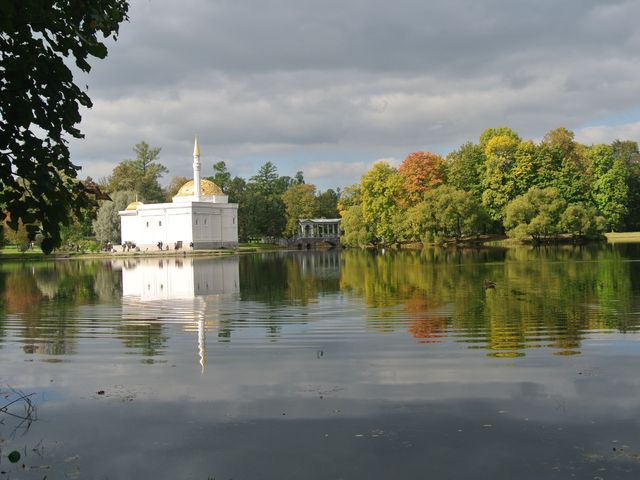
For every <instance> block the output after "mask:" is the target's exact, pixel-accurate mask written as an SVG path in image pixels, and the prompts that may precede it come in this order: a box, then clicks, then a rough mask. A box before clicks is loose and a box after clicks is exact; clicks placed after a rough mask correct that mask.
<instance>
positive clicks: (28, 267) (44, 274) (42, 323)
mask: <svg viewBox="0 0 640 480" xmlns="http://www.w3.org/2000/svg"><path fill="white" fill-rule="evenodd" d="M118 277H119V275H118V276H115V277H114V276H113V274H112V272H111V271H110V269H109V268H108V264H103V263H101V262H72V261H68V262H43V263H29V264H11V263H10V264H6V265H4V266H3V267H2V271H0V279H2V280H1V290H0V291H1V292H2V300H3V301H2V303H3V305H4V308H5V312H6V313H10V314H14V315H16V318H17V319H18V321H19V322H21V327H22V328H21V329H20V332H19V335H20V336H21V338H22V339H23V340H24V347H23V349H24V351H25V352H27V353H44V354H48V355H65V354H69V353H73V352H74V351H75V344H76V337H77V335H78V332H79V326H78V324H77V323H78V322H77V313H76V312H77V308H78V307H79V306H81V305H93V304H95V303H98V302H105V301H108V300H109V299H112V298H114V297H116V296H119V295H120V294H121V293H120V292H119V291H118V288H119V285H120V280H119V278H118ZM0 327H1V324H0Z"/></svg>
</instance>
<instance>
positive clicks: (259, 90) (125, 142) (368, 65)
mask: <svg viewBox="0 0 640 480" xmlns="http://www.w3.org/2000/svg"><path fill="white" fill-rule="evenodd" d="M131 3H132V5H131V10H130V15H129V16H130V20H129V22H127V23H125V24H123V25H122V27H121V31H120V35H119V38H118V41H117V42H115V43H110V52H109V56H108V57H107V58H106V59H105V60H102V61H98V60H96V61H94V68H93V70H92V72H91V74H90V75H89V76H87V77H86V78H84V77H83V78H81V79H80V81H81V82H82V84H85V83H86V84H88V86H89V94H90V96H91V98H92V100H93V102H94V107H93V109H91V110H88V111H85V112H84V115H83V121H82V124H81V128H82V130H83V132H84V133H85V134H86V138H85V139H84V140H83V141H74V142H73V143H72V155H73V159H74V161H75V163H77V164H79V165H82V167H83V170H82V172H81V175H82V176H83V177H84V176H86V175H91V176H93V177H94V178H100V177H103V176H106V175H108V174H109V173H110V172H111V170H112V168H113V167H114V166H115V165H116V164H117V163H118V162H119V161H120V160H123V159H125V158H130V157H131V156H132V147H133V145H135V144H136V143H137V142H139V141H140V140H142V139H144V140H145V141H147V142H148V143H149V144H151V145H152V146H160V147H162V153H161V162H162V163H163V164H165V165H166V166H167V167H168V168H169V170H170V173H169V174H168V175H167V176H166V178H165V179H164V183H167V182H168V181H169V180H170V178H171V176H172V175H185V176H190V175H191V173H190V172H191V161H192V159H191V152H192V147H193V137H194V135H196V134H197V135H198V137H199V140H200V145H201V152H202V161H203V172H204V174H205V175H210V174H212V173H213V169H212V165H213V163H215V162H216V161H218V160H224V161H226V163H227V165H228V167H229V170H230V171H231V173H232V174H233V175H240V176H243V177H249V176H251V175H253V174H254V173H255V172H256V171H257V169H258V168H259V167H260V165H262V164H264V163H265V162H266V161H272V162H274V163H275V164H276V166H277V167H278V171H279V173H280V174H283V175H293V174H294V173H295V172H296V171H297V170H302V171H303V172H304V173H305V178H306V179H307V182H311V183H315V184H316V185H318V186H319V187H320V188H322V189H326V188H329V187H332V188H335V187H342V186H345V185H348V184H350V183H353V182H356V181H358V179H359V177H360V175H361V174H362V173H363V172H364V171H366V170H367V168H368V167H369V166H370V165H371V164H372V163H373V162H375V161H376V160H378V159H389V160H390V161H392V162H399V161H401V160H402V159H403V158H404V157H405V156H406V155H407V154H409V153H410V152H413V151H417V150H429V151H433V152H437V153H441V154H446V153H447V152H449V151H451V150H453V149H455V148H457V147H458V146H460V145H461V144H462V143H465V142H467V141H470V140H471V141H477V139H478V137H479V135H480V133H481V132H482V130H484V129H485V128H487V127H494V126H500V125H508V126H510V127H512V128H513V129H515V130H516V131H517V132H518V133H519V134H520V135H521V136H523V137H525V138H532V139H534V140H537V139H539V138H540V137H542V135H544V133H545V132H546V131H548V130H550V129H552V128H556V127H559V126H564V127H567V128H569V129H571V130H573V131H574V132H575V133H576V138H577V139H578V140H579V141H582V142H584V143H588V144H591V143H597V142H610V141H612V140H614V139H616V138H620V139H631V140H640V95H639V94H640V81H639V79H640V28H639V27H637V19H638V18H640V2H638V1H636V0H629V1H616V0H611V1H603V0H597V1H596V0H563V1H561V2H559V1H557V0H536V1H530V0H527V1H523V0H395V1H393V2H391V1H389V0H322V1H321V0H182V1H180V2H176V1H174V0H132V1H131Z"/></svg>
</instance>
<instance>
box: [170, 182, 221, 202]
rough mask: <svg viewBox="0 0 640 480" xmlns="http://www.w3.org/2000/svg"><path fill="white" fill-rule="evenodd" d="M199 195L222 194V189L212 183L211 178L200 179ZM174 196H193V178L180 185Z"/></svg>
mask: <svg viewBox="0 0 640 480" xmlns="http://www.w3.org/2000/svg"><path fill="white" fill-rule="evenodd" d="M200 195H203V196H209V195H224V193H223V191H222V189H221V188H220V187H219V186H218V185H216V184H215V183H213V182H212V181H211V180H206V179H204V178H203V179H202V180H200ZM176 197H193V180H189V181H188V182H187V183H185V184H184V185H182V186H181V187H180V190H178V193H176Z"/></svg>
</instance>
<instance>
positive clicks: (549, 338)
mask: <svg viewBox="0 0 640 480" xmlns="http://www.w3.org/2000/svg"><path fill="white" fill-rule="evenodd" d="M636 253H637V252H635V251H634V252H630V251H629V250H628V249H626V248H625V247H619V248H617V249H611V248H608V247H606V246H601V245H598V246H592V247H555V248H547V249H531V248H522V247H517V248H510V249H480V250H472V249H468V250H447V249H427V250H424V251H422V252H399V253H398V252H387V253H386V254H384V255H382V254H380V253H375V252H373V253H372V252H362V251H347V252H344V253H343V257H342V258H343V266H342V277H341V288H342V289H343V290H344V291H347V292H351V293H352V294H354V295H356V296H362V297H363V299H364V302H365V303H366V304H367V305H368V306H370V307H374V308H375V310H371V311H370V315H369V318H368V319H367V322H368V323H369V324H370V325H371V326H372V327H373V328H376V329H381V328H383V329H384V330H389V329H396V330H397V329H403V328H406V329H408V330H409V332H410V333H411V334H412V335H413V336H414V337H416V338H417V339H419V341H432V340H433V339H434V338H437V337H438V336H440V335H441V334H442V332H444V331H449V332H450V334H451V335H452V336H454V337H455V338H456V339H457V341H460V342H466V343H469V345H470V346H471V347H474V348H475V347H482V348H487V349H490V350H491V351H492V352H493V353H492V355H495V356H517V355H520V354H522V351H523V350H524V349H525V348H530V347H540V346H548V347H551V348H554V349H557V350H559V351H560V352H562V353H574V352H575V351H576V349H579V348H580V344H581V340H582V338H583V336H584V335H585V332H586V331H588V330H592V329H617V330H620V331H626V330H627V329H628V328H630V327H635V326H637V321H634V324H633V325H629V322H630V320H629V319H630V318H631V317H629V316H627V315H625V313H627V312H630V311H632V310H633V303H634V296H633V294H634V289H633V288H632V285H633V283H632V282H633V281H634V279H635V281H636V282H638V280H637V277H638V274H637V273H636V274H635V275H634V272H632V271H631V267H632V266H633V265H635V264H634V263H630V262H627V261H625V259H626V258H627V257H628V255H629V254H634V255H635V254H636ZM485 279H491V280H493V281H495V282H496V284H497V288H496V289H489V290H485V289H484V287H483V282H484V280H485ZM635 290H636V291H637V290H640V285H638V286H637V287H636V289H635ZM636 303H637V301H636ZM381 318H384V324H383V325H381Z"/></svg>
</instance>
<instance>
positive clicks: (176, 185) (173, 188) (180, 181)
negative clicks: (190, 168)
mask: <svg viewBox="0 0 640 480" xmlns="http://www.w3.org/2000/svg"><path fill="white" fill-rule="evenodd" d="M188 181H189V179H188V178H187V177H183V176H180V175H178V176H174V177H173V178H172V179H171V181H170V182H169V185H168V186H167V194H166V196H165V200H166V201H167V202H171V201H172V200H173V197H175V196H176V194H177V193H178V191H179V190H180V189H181V188H182V186H183V185H184V184H185V183H187V182H188Z"/></svg>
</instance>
